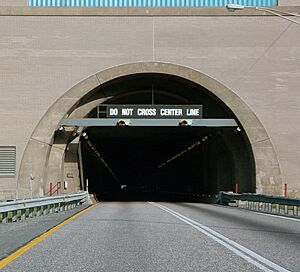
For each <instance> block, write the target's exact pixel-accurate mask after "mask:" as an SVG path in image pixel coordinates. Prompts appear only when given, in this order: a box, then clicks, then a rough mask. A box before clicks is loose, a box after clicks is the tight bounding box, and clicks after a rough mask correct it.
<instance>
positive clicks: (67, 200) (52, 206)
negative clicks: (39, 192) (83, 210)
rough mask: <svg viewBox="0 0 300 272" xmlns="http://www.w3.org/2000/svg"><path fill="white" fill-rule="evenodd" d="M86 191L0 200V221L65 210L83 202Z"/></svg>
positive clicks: (85, 198)
mask: <svg viewBox="0 0 300 272" xmlns="http://www.w3.org/2000/svg"><path fill="white" fill-rule="evenodd" d="M87 198H88V194H87V192H81V193H76V194H70V195H62V196H52V197H41V198H32V199H21V200H19V199H18V200H14V201H7V202H0V222H2V223H7V222H16V221H18V220H24V219H26V218H30V217H34V216H40V215H46V214H49V213H53V212H59V211H66V210H70V209H73V208H75V207H76V206H78V205H80V204H82V203H83V202H85V201H86V200H87Z"/></svg>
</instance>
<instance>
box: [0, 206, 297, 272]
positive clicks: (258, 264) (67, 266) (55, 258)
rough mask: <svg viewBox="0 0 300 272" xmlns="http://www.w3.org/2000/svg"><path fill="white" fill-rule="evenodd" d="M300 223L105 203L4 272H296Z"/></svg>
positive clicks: (210, 209) (227, 210)
mask: <svg viewBox="0 0 300 272" xmlns="http://www.w3.org/2000/svg"><path fill="white" fill-rule="evenodd" d="M299 256H300V220H292V219H286V218H280V217H273V216H268V215H262V214H258V213H255V212H252V211H247V210H241V209H237V208H232V207H223V206H217V205H208V204H199V203H197V204H193V203H151V202H149V203H147V202H103V203H99V204H98V205H97V206H95V207H94V208H92V209H91V210H89V211H87V212H85V213H84V214H82V215H80V216H79V217H77V218H76V219H74V220H73V221H71V222H69V223H68V224H66V225H64V226H63V227H61V228H60V229H58V230H56V231H55V232H54V233H52V234H51V235H50V236H48V237H47V238H45V239H44V240H42V241H41V242H40V243H38V244H37V245H35V246H34V247H32V248H31V249H29V250H28V251H26V252H25V253H24V254H23V255H21V256H19V257H18V258H17V259H15V260H14V261H12V262H11V263H10V264H8V265H7V266H6V267H4V268H3V270H2V271H6V272H8V271H22V272H23V271H24V272H26V271H41V272H42V271H300V261H299Z"/></svg>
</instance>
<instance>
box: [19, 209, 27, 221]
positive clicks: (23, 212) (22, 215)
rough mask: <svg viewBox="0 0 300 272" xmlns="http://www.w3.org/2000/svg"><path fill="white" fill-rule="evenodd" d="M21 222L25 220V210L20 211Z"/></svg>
mask: <svg viewBox="0 0 300 272" xmlns="http://www.w3.org/2000/svg"><path fill="white" fill-rule="evenodd" d="M20 218H21V220H25V219H26V209H22V210H21V217H20Z"/></svg>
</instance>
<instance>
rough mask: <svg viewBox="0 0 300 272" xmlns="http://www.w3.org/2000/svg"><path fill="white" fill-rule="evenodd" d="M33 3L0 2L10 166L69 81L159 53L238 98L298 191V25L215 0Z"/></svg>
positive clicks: (2, 119) (0, 114) (2, 135)
mask: <svg viewBox="0 0 300 272" xmlns="http://www.w3.org/2000/svg"><path fill="white" fill-rule="evenodd" d="M76 10H77V11H76ZM292 10H293V11H295V12H299V8H295V9H292ZM75 11H76V12H75ZM180 11H182V12H181V13H180ZM36 12H37V11H32V10H31V9H26V8H15V9H6V10H5V8H4V9H0V26H1V27H0V37H1V40H0V62H1V65H0V92H1V100H0V125H1V130H0V145H16V146H17V170H18V169H19V165H20V161H21V158H22V155H23V152H24V149H25V147H26V145H27V142H28V140H29V138H30V135H31V133H32V132H33V130H34V128H35V127H36V125H37V124H38V122H39V120H40V119H41V118H42V116H43V115H44V114H45V112H46V111H47V110H48V108H49V107H50V106H51V105H52V104H53V103H54V102H55V101H56V100H57V99H58V98H59V96H61V95H62V94H64V93H65V92H66V91H67V90H69V89H70V88H71V87H72V86H74V85H75V84H76V83H78V82H80V81H82V80H83V79H85V78H87V77H88V76H90V75H93V74H95V73H97V72H98V71H101V70H104V69H106V68H108V67H111V66H116V65H120V64H125V63H130V62H141V61H145V62H147V61H161V62H170V63H174V64H179V65H184V66H188V67H190V68H193V69H195V70H199V71H200V72H202V73H205V74H207V75H209V76H211V77H213V78H215V79H216V80H218V81H220V82H222V83H223V84H225V85H226V86H228V87H229V88H230V89H231V90H233V91H234V92H235V93H236V94H237V95H238V96H239V97H240V98H241V99H242V100H243V101H245V102H246V103H247V104H248V105H249V106H250V108H251V109H252V110H253V111H254V112H255V113H256V115H257V117H258V118H259V120H260V121H261V122H262V124H263V125H264V127H265V129H266V130H267V132H268V134H269V136H270V139H271V141H272V143H273V144H274V147H275V150H276V152H277V156H278V158H279V163H280V167H281V170H282V177H283V181H284V182H287V183H288V184H289V190H290V193H291V194H298V195H299V192H300V181H299V176H300V168H299V165H300V127H299V126H298V123H299V116H300V108H299V103H300V92H299V81H300V73H299V71H300V61H299V56H300V35H299V26H298V25H296V24H293V23H291V22H289V21H287V20H284V19H281V18H278V17H273V16H258V14H260V13H257V11H253V15H256V16H243V15H244V14H245V15H249V11H247V12H246V11H242V12H237V13H228V12H227V11H226V10H225V9H220V8H215V9H214V8H209V9H201V8H196V9H192V10H187V9H164V11H162V10H161V9H156V10H155V9H131V10H128V9H125V10H124V9H122V10H120V9H114V10H112V9H107V10H103V9H94V11H93V10H92V9H80V12H78V9H72V10H71V11H70V9H59V11H57V12H56V9H51V11H49V15H51V14H55V13H59V14H62V15H60V16H48V15H47V9H46V10H45V9H44V11H43V12H41V13H44V15H43V16H34V14H35V13H36ZM126 12H127V13H128V15H127V16H125V15H126V14H125V15H124V13H126ZM41 13H39V15H42V14H41ZM74 13H80V14H81V15H74ZM99 13H100V14H99ZM117 13H123V16H118V15H115V14H117ZM164 13H165V16H164ZM14 14H20V15H23V16H16V15H14ZM170 14H171V15H170ZM172 14H175V15H174V16H172ZM189 14H192V15H193V16H190V15H189ZM1 15H2V16H1ZM7 15H9V16H7ZM70 15H72V16H70ZM250 15H251V14H250ZM44 148H45V149H47V145H45V147H44ZM27 163H28V164H30V161H28V162H27ZM43 163H44V162H41V165H43ZM17 174H18V173H17ZM28 178H29V177H28ZM15 180H16V179H6V178H0V191H4V189H5V190H12V191H14V190H15V189H16V183H15Z"/></svg>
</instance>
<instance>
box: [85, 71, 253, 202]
mask: <svg viewBox="0 0 300 272" xmlns="http://www.w3.org/2000/svg"><path fill="white" fill-rule="evenodd" d="M101 93H102V94H103V93H105V95H106V96H107V97H110V98H109V100H108V101H107V102H106V103H105V104H148V105H149V104H153V103H154V104H157V105H160V104H169V105H176V104H194V105H196V104H201V105H203V118H219V119H220V118H234V119H235V120H236V121H238V119H237V117H236V116H235V115H234V114H233V113H232V111H231V110H230V109H229V108H228V107H227V106H226V105H225V104H224V103H223V102H222V101H220V100H219V99H218V98H216V97H215V96H213V95H212V94H211V93H210V92H209V91H207V90H206V89H204V88H203V87H201V86H198V85H196V84H194V83H192V82H190V81H187V80H183V79H181V78H177V77H175V76H170V75H161V74H155V75H153V74H140V75H134V76H130V77H124V78H120V79H118V80H115V81H113V82H109V83H108V84H106V85H104V86H101ZM98 95H99V90H97V89H95V90H94V91H93V92H92V93H91V95H90V96H89V97H86V98H85V99H86V101H82V103H86V102H87V101H92V100H95V99H98V97H97V96H98ZM95 116H96V109H93V110H92V111H91V112H90V113H89V115H88V116H87V118H91V117H92V118H95ZM84 131H85V132H86V134H87V135H88V140H86V139H85V138H84V137H81V139H80V141H81V154H82V163H83V169H82V171H83V173H82V174H83V177H84V182H83V184H85V185H84V186H85V187H86V186H87V185H88V190H89V192H90V193H92V194H95V195H97V197H98V199H99V200H101V201H103V200H104V201H105V200H130V201H133V200H154V201H158V200H159V201H193V202H195V201H205V199H208V198H209V196H213V195H215V194H217V193H218V192H219V191H234V190H235V186H236V183H237V184H238V188H239V192H254V191H255V166H254V160H253V154H252V150H251V146H250V144H249V141H248V138H247V136H246V134H245V132H244V131H243V130H242V128H241V131H238V130H237V129H236V128H234V127H193V126H183V127H181V126H178V127H134V126H124V127H118V126H116V127H87V128H85V130H84ZM87 180H88V183H87ZM83 189H86V188H83Z"/></svg>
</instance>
